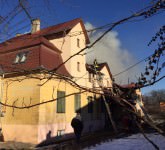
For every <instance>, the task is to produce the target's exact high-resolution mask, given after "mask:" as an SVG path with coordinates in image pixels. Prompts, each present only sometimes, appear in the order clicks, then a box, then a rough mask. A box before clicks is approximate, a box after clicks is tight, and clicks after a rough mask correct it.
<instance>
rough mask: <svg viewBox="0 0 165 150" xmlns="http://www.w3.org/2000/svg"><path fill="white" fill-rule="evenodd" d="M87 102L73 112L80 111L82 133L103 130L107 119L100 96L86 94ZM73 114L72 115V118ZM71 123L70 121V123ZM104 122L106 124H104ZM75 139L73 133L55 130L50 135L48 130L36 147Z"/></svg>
mask: <svg viewBox="0 0 165 150" xmlns="http://www.w3.org/2000/svg"><path fill="white" fill-rule="evenodd" d="M87 101H88V104H87V105H86V106H84V107H81V108H80V109H77V110H75V113H80V115H81V120H82V122H83V133H82V134H83V135H84V134H89V133H93V132H95V131H99V130H104V129H105V127H106V125H107V121H106V120H105V118H107V117H106V115H105V112H106V111H105V106H104V102H103V99H102V98H101V97H99V98H96V96H94V97H92V96H88V98H87ZM74 117H75V116H73V118H74ZM70 124H71V123H70ZM105 124H106V125H105ZM68 138H69V139H73V140H74V139H75V135H74V133H68V134H65V133H62V132H60V133H59V132H58V131H57V136H54V137H53V136H52V131H51V130H49V131H48V132H47V134H46V135H45V140H44V141H42V142H40V143H39V144H38V145H37V147H40V146H45V145H50V144H53V143H58V142H61V141H65V140H67V139H68Z"/></svg>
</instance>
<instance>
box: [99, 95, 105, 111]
mask: <svg viewBox="0 0 165 150" xmlns="http://www.w3.org/2000/svg"><path fill="white" fill-rule="evenodd" d="M100 103H101V104H100V105H101V113H104V112H105V103H104V99H103V96H101V97H100Z"/></svg>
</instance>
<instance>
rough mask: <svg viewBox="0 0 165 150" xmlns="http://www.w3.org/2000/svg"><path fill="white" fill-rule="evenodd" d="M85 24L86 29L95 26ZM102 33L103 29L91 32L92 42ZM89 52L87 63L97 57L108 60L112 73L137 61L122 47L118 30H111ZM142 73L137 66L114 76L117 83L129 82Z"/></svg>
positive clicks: (135, 79)
mask: <svg viewBox="0 0 165 150" xmlns="http://www.w3.org/2000/svg"><path fill="white" fill-rule="evenodd" d="M85 26H86V29H93V28H94V26H93V25H92V24H90V23H86V24H85ZM101 34H102V32H101V31H99V32H98V31H97V32H93V33H90V35H89V37H90V41H91V43H92V42H93V41H94V40H95V39H97V38H98V37H99V36H100V35H101ZM87 52H89V53H88V54H87V55H86V57H87V63H93V61H94V59H97V60H98V62H100V63H102V62H107V63H108V65H109V68H110V70H111V73H112V75H115V74H117V73H119V72H121V71H123V70H125V69H126V68H128V67H130V66H131V65H133V64H135V63H136V62H137V60H136V58H135V57H134V56H133V55H132V54H131V53H130V52H129V51H128V50H127V49H124V48H122V44H121V41H120V40H119V38H118V33H117V32H116V31H111V32H109V33H108V34H107V35H106V36H104V37H103V39H102V40H100V41H99V42H98V43H97V44H96V45H95V46H94V47H92V48H91V49H89V50H88V51H87ZM140 73H141V71H140V66H135V67H134V68H132V69H130V70H129V71H126V72H125V73H122V74H120V75H118V76H114V77H115V80H116V82H117V83H119V84H128V82H129V83H130V82H134V81H137V77H139V75H140Z"/></svg>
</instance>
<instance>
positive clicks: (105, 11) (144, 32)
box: [0, 0, 165, 93]
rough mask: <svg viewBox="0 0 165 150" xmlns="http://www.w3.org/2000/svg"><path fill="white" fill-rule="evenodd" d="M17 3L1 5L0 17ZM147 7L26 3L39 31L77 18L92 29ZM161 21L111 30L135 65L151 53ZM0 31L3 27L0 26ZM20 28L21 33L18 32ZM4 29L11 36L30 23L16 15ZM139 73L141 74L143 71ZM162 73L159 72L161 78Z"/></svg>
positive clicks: (79, 0) (99, 0)
mask: <svg viewBox="0 0 165 150" xmlns="http://www.w3.org/2000/svg"><path fill="white" fill-rule="evenodd" d="M17 2H18V1H17V0H13V1H10V0H8V3H7V2H6V3H3V7H2V5H1V11H0V15H2V16H3V15H5V14H7V12H9V11H11V9H12V8H13V7H14V6H16V4H17ZM1 3H2V2H1ZM149 4H150V0H148V1H147V0H119V1H114V0H29V4H28V5H27V6H28V8H29V12H30V14H31V16H32V17H33V18H40V19H41V25H42V27H47V26H50V25H54V24H58V23H61V22H65V21H68V20H72V19H74V18H79V17H81V18H82V19H83V21H84V22H89V23H91V24H92V25H93V26H95V27H99V26H102V25H105V24H107V23H112V22H115V21H118V20H120V19H123V18H125V17H127V16H129V15H131V14H133V13H134V12H136V11H138V10H140V9H142V8H144V7H146V6H147V5H149ZM164 18H165V13H161V14H158V15H155V16H153V17H152V18H148V19H146V20H144V19H141V21H135V20H133V21H130V22H127V23H125V24H122V25H119V26H118V27H116V28H115V29H114V31H115V32H117V33H118V35H117V38H118V40H120V42H121V47H122V49H127V51H128V52H129V53H130V55H132V56H133V57H134V59H135V60H134V61H135V62H138V61H139V60H141V59H143V58H145V57H147V56H149V55H151V54H152V53H153V52H154V46H151V47H148V46H147V44H148V42H149V41H150V40H151V37H152V36H154V34H155V33H156V32H157V31H158V30H159V28H160V27H161V26H162V25H164V23H165V21H164ZM24 19H25V21H23V23H20V24H17V23H18V22H19V21H22V20H24ZM28 25H29V26H28ZM23 27H24V28H23ZM2 28H4V26H1V29H2ZM20 28H22V29H21V30H19V29H20ZM8 29H9V32H10V33H11V34H12V33H14V32H15V31H20V32H26V31H29V30H30V21H29V19H28V18H27V17H26V15H25V13H20V14H18V15H17V16H16V17H14V19H13V20H12V21H11V22H10V24H9V27H8ZM118 59H120V58H118ZM130 65H132V64H130ZM144 65H145V63H142V64H141V65H140V67H139V66H137V67H138V69H139V68H142V69H143V68H144V67H143V66H144ZM128 67H129V64H128ZM110 68H111V66H110ZM135 69H136V68H135ZM121 71H122V70H121ZM141 71H142V72H143V71H144V70H141ZM164 73H165V72H163V71H162V73H161V75H163V74H164ZM164 84H165V80H162V81H161V82H159V83H157V84H155V85H153V86H151V87H147V88H144V89H143V90H142V91H143V93H146V92H148V91H150V90H152V89H162V88H164Z"/></svg>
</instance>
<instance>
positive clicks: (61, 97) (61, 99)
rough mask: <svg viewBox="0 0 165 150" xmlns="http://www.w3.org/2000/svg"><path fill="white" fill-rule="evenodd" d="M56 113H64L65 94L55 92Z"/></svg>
mask: <svg viewBox="0 0 165 150" xmlns="http://www.w3.org/2000/svg"><path fill="white" fill-rule="evenodd" d="M57 113H65V92H64V91H57Z"/></svg>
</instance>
